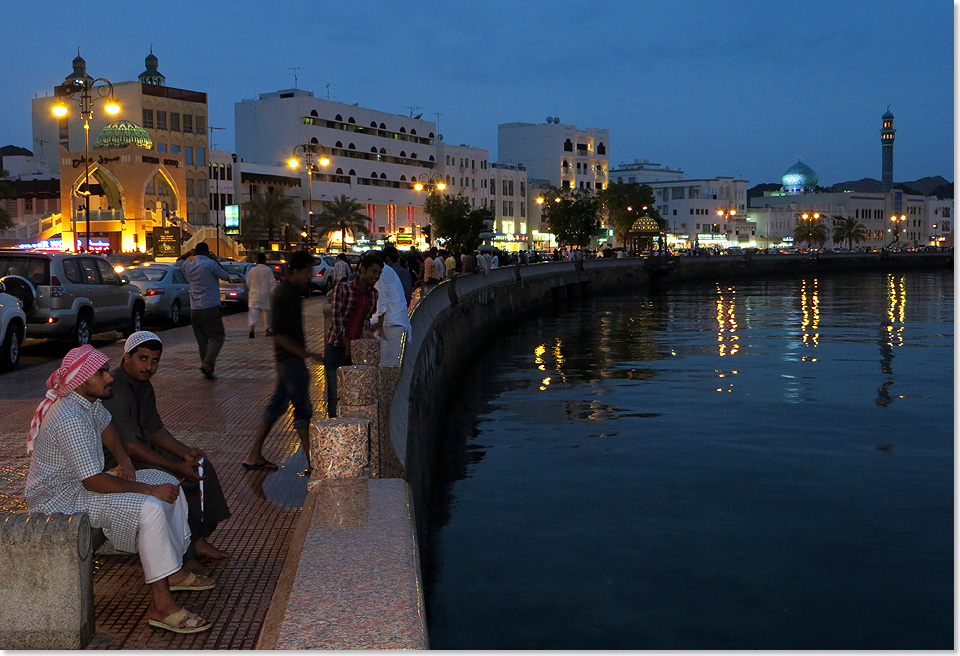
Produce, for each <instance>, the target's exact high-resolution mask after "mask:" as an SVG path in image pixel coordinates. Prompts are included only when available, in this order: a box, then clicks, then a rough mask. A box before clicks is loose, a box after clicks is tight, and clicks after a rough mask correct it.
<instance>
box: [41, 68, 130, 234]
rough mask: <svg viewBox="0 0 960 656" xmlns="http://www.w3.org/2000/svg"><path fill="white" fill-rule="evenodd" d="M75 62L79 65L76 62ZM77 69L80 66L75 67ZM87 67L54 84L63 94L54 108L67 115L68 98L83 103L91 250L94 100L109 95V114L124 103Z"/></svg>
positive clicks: (59, 114)
mask: <svg viewBox="0 0 960 656" xmlns="http://www.w3.org/2000/svg"><path fill="white" fill-rule="evenodd" d="M78 59H79V57H78ZM75 61H76V60H75ZM80 61H81V62H82V61H83V60H80ZM74 66H75V67H76V64H74ZM74 70H75V71H76V70H78V69H76V68H75V69H74ZM85 71H86V69H83V72H84V74H83V75H79V74H77V75H75V76H74V77H73V78H71V79H68V80H67V81H66V82H64V83H63V84H61V85H60V86H57V87H55V88H54V90H53V92H54V95H56V96H57V97H58V98H60V101H59V102H58V103H57V104H56V105H54V107H53V110H52V111H53V114H54V116H56V117H58V118H63V117H65V116H66V115H67V114H69V113H70V110H69V109H68V108H67V104H66V99H67V98H72V99H74V100H76V101H78V102H79V103H80V118H82V119H83V184H84V186H85V187H86V190H85V191H84V192H83V196H85V203H84V215H85V218H86V246H85V248H84V250H86V251H87V252H90V119H91V118H93V103H94V102H95V101H97V100H104V99H106V105H104V108H103V109H104V111H106V112H107V114H119V113H120V106H119V105H118V104H117V101H116V100H115V99H114V97H113V84H112V83H111V82H110V80H107V79H106V78H102V77H98V78H96V79H94V78H92V77H90V76H89V75H86V72H85ZM91 91H96V94H93V93H91ZM77 94H79V97H77ZM74 242H76V233H74ZM74 248H76V243H74Z"/></svg>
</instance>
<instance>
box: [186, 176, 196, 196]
mask: <svg viewBox="0 0 960 656" xmlns="http://www.w3.org/2000/svg"><path fill="white" fill-rule="evenodd" d="M196 190H197V188H196V182H195V181H194V179H193V178H187V197H188V198H193V197H194V196H195V195H196Z"/></svg>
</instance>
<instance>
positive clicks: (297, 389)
mask: <svg viewBox="0 0 960 656" xmlns="http://www.w3.org/2000/svg"><path fill="white" fill-rule="evenodd" d="M287 267H288V268H289V269H290V272H289V273H288V274H287V277H286V278H285V279H284V281H283V282H282V283H280V286H279V287H277V290H276V291H275V292H274V293H273V298H272V303H271V314H272V321H273V323H272V324H271V326H272V330H273V349H274V353H275V354H276V358H277V386H276V388H275V389H274V392H273V398H271V399H270V403H269V404H268V405H267V407H266V409H265V410H264V411H263V416H262V418H261V419H260V423H259V425H258V426H257V431H256V433H255V434H254V436H253V443H252V444H251V445H250V450H249V451H248V452H247V457H246V459H245V460H244V461H243V462H242V463H241V464H242V465H243V468H244V469H246V470H255V469H267V470H274V469H279V467H278V466H277V464H276V463H273V462H270V461H269V460H267V459H266V458H265V457H264V456H263V443H264V441H265V440H266V439H267V434H268V433H269V432H270V429H271V428H272V427H273V424H274V423H275V422H276V421H277V419H279V418H280V417H282V416H283V414H284V413H285V412H286V411H287V407H288V406H289V405H290V403H293V428H294V430H296V431H297V437H299V438H300V448H301V449H302V450H303V453H304V455H305V456H306V457H307V470H306V471H305V472H304V474H307V475H309V473H310V418H311V417H312V416H313V406H312V404H311V403H310V374H309V372H308V371H307V363H306V360H307V358H312V359H313V360H316V361H318V362H323V355H322V354H320V353H314V352H312V351H308V350H307V346H306V339H305V337H304V333H303V292H304V291H305V290H307V289H309V285H310V278H311V277H312V275H313V256H312V255H310V253H307V252H306V251H296V252H295V253H293V254H292V255H291V256H290V259H289V260H288V261H287ZM341 284H343V285H348V284H350V283H341Z"/></svg>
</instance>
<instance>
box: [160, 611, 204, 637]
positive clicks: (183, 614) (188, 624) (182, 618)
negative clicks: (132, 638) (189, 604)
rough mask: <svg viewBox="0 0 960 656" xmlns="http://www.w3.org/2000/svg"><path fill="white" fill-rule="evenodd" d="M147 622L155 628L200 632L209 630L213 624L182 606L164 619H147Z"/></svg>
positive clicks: (176, 631) (177, 631)
mask: <svg viewBox="0 0 960 656" xmlns="http://www.w3.org/2000/svg"><path fill="white" fill-rule="evenodd" d="M147 624H148V625H149V626H151V627H153V628H155V629H163V630H164V631H172V632H173V633H200V632H201V631H208V630H209V629H210V627H212V626H213V622H207V621H206V620H205V619H203V618H202V617H200V616H199V615H197V614H196V613H191V612H190V611H188V610H187V609H186V608H181V609H180V610H178V611H177V612H176V613H171V614H169V615H167V616H166V617H164V618H163V619H162V620H147Z"/></svg>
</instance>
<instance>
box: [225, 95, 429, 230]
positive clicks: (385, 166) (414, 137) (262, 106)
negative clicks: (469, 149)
mask: <svg viewBox="0 0 960 656" xmlns="http://www.w3.org/2000/svg"><path fill="white" fill-rule="evenodd" d="M235 115H236V145H237V155H238V157H239V158H240V161H241V162H253V163H256V164H260V165H264V166H273V167H283V166H284V164H285V162H287V161H288V160H289V159H290V158H291V157H292V156H293V155H294V149H295V148H296V147H297V146H299V145H305V144H313V145H315V146H318V147H321V148H322V149H323V150H324V151H325V153H326V155H327V156H328V157H329V158H330V164H329V165H328V166H326V167H323V168H320V169H319V171H317V172H315V173H314V174H313V177H312V181H310V180H308V179H307V173H306V171H305V170H304V169H303V168H301V169H300V170H299V173H298V172H296V171H292V170H290V171H288V175H299V176H300V177H301V179H302V184H301V185H300V186H299V193H300V195H301V198H302V200H303V204H302V212H303V216H304V220H305V221H306V217H307V214H308V212H309V209H310V207H312V209H313V212H314V214H319V213H321V212H322V211H323V203H324V202H327V201H331V200H333V198H334V197H339V196H347V197H348V198H353V199H355V200H356V202H358V203H360V204H361V205H363V206H364V210H365V212H366V214H367V216H369V217H370V218H371V221H370V225H369V226H368V229H370V231H371V232H374V233H382V234H385V235H390V236H395V235H397V234H401V231H400V228H403V229H404V230H403V233H402V234H411V233H412V232H413V231H415V230H417V229H418V226H421V225H426V224H427V222H428V219H427V217H426V216H425V215H424V213H423V199H424V197H425V196H426V194H427V193H428V191H429V190H430V189H431V188H433V187H435V185H436V182H437V181H438V180H439V178H438V176H439V175H440V174H441V171H440V169H439V167H438V166H437V156H436V152H437V149H436V145H435V140H436V138H437V137H436V124H435V123H431V122H429V121H422V120H420V119H419V118H412V117H407V116H401V115H399V114H391V113H389V112H382V111H378V110H375V109H367V108H365V107H359V106H357V105H348V104H344V103H339V102H333V101H330V100H323V99H320V98H316V97H314V95H313V93H312V92H310V91H305V90H303V89H287V90H283V91H276V92H273V93H263V94H260V97H259V99H257V100H243V101H241V102H239V103H236V105H235ZM417 181H421V182H423V183H424V184H425V187H424V189H423V190H421V191H418V190H416V189H415V188H414V183H415V182H417ZM310 193H312V198H310V197H309V195H310Z"/></svg>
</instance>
